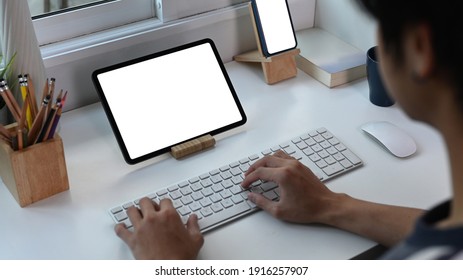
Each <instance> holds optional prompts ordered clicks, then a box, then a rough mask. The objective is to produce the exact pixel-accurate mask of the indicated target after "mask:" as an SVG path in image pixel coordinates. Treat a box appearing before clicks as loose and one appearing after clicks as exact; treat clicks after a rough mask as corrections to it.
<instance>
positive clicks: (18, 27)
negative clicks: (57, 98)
mask: <svg viewBox="0 0 463 280" xmlns="http://www.w3.org/2000/svg"><path fill="white" fill-rule="evenodd" d="M0 42H1V51H2V54H3V56H4V59H5V61H9V60H10V59H11V58H12V57H13V56H14V55H15V54H16V57H15V60H14V63H13V65H12V68H11V70H12V71H13V73H14V76H17V75H19V74H21V73H24V74H26V73H27V74H29V75H30V77H31V78H32V80H33V82H34V87H35V91H36V93H37V94H36V96H37V97H40V96H41V95H42V94H41V93H42V88H43V86H44V85H45V79H46V72H45V67H44V65H43V60H42V55H41V53H40V48H39V45H38V42H37V37H36V35H35V31H34V26H33V24H32V19H31V13H30V10H29V5H28V3H27V0H0ZM9 83H10V84H14V83H13V81H9ZM15 83H16V84H17V82H15ZM16 88H17V87H16ZM14 92H15V95H16V96H15V97H16V99H17V100H21V99H20V95H19V91H16V90H14ZM2 111H5V109H3V110H2ZM1 118H2V114H0V122H3V123H4V122H5V120H2V119H1ZM3 118H5V116H3Z"/></svg>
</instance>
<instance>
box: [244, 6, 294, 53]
mask: <svg viewBox="0 0 463 280" xmlns="http://www.w3.org/2000/svg"><path fill="white" fill-rule="evenodd" d="M251 6H252V10H253V12H254V18H255V21H256V26H257V31H258V34H259V40H260V43H261V46H262V52H263V54H264V55H265V56H266V57H269V56H272V55H276V54H278V53H281V52H284V51H288V50H291V49H295V48H296V47H297V40H296V34H295V32H294V26H293V22H292V20H291V13H290V11H289V6H288V2H287V1H286V0H252V1H251Z"/></svg>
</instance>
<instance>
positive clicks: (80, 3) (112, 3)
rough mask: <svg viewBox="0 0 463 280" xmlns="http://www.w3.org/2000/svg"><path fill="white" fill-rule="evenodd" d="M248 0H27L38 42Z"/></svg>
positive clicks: (182, 15)
mask: <svg viewBox="0 0 463 280" xmlns="http://www.w3.org/2000/svg"><path fill="white" fill-rule="evenodd" d="M248 1H249V0H137V1H133V0H105V1H101V0H100V1H96V0H44V1H37V0H28V2H29V6H30V9H31V14H32V16H33V20H34V28H35V30H36V34H37V38H38V40H39V44H40V45H45V44H49V43H54V42H59V41H63V40H66V39H70V38H74V37H78V36H82V35H86V34H90V33H94V32H97V31H102V30H106V29H111V28H114V27H118V26H123V25H127V24H130V23H134V22H140V21H144V20H151V21H155V22H158V23H159V24H162V23H163V22H164V23H167V22H169V21H173V20H177V19H182V18H185V17H188V16H192V15H197V14H201V13H204V12H207V11H211V10H215V9H220V8H224V7H228V6H231V5H234V4H239V3H244V2H248Z"/></svg>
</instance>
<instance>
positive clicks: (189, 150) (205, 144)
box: [170, 134, 215, 159]
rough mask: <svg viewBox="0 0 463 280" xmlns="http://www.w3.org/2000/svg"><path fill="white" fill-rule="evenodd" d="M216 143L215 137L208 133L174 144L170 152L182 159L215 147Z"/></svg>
mask: <svg viewBox="0 0 463 280" xmlns="http://www.w3.org/2000/svg"><path fill="white" fill-rule="evenodd" d="M214 145H215V139H214V137H212V136H211V135H210V134H208V135H204V136H201V137H199V138H196V139H193V140H190V141H188V142H185V143H182V144H180V145H177V146H174V147H172V148H171V149H170V153H171V155H172V156H173V157H174V158H176V159H181V158H183V157H186V156H188V155H191V154H194V153H196V152H199V151H202V150H205V149H207V148H210V147H213V146H214Z"/></svg>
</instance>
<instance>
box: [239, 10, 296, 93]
mask: <svg viewBox="0 0 463 280" xmlns="http://www.w3.org/2000/svg"><path fill="white" fill-rule="evenodd" d="M248 7H249V13H250V15H251V22H252V25H253V27H254V35H255V38H256V42H257V50H254V51H251V52H247V53H244V54H240V55H236V56H235V57H234V59H235V61H240V62H255V63H261V64H262V69H263V71H264V77H265V81H266V82H267V84H269V85H272V84H276V83H278V82H280V81H283V80H286V79H289V78H293V77H295V76H296V75H297V65H296V58H295V57H296V55H298V54H299V53H300V52H301V51H300V50H299V49H294V50H289V51H286V52H282V53H279V54H277V55H274V56H271V57H265V55H264V54H263V52H262V46H261V43H260V40H259V33H258V31H257V26H256V21H255V16H254V11H253V9H252V6H251V3H249V4H248Z"/></svg>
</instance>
